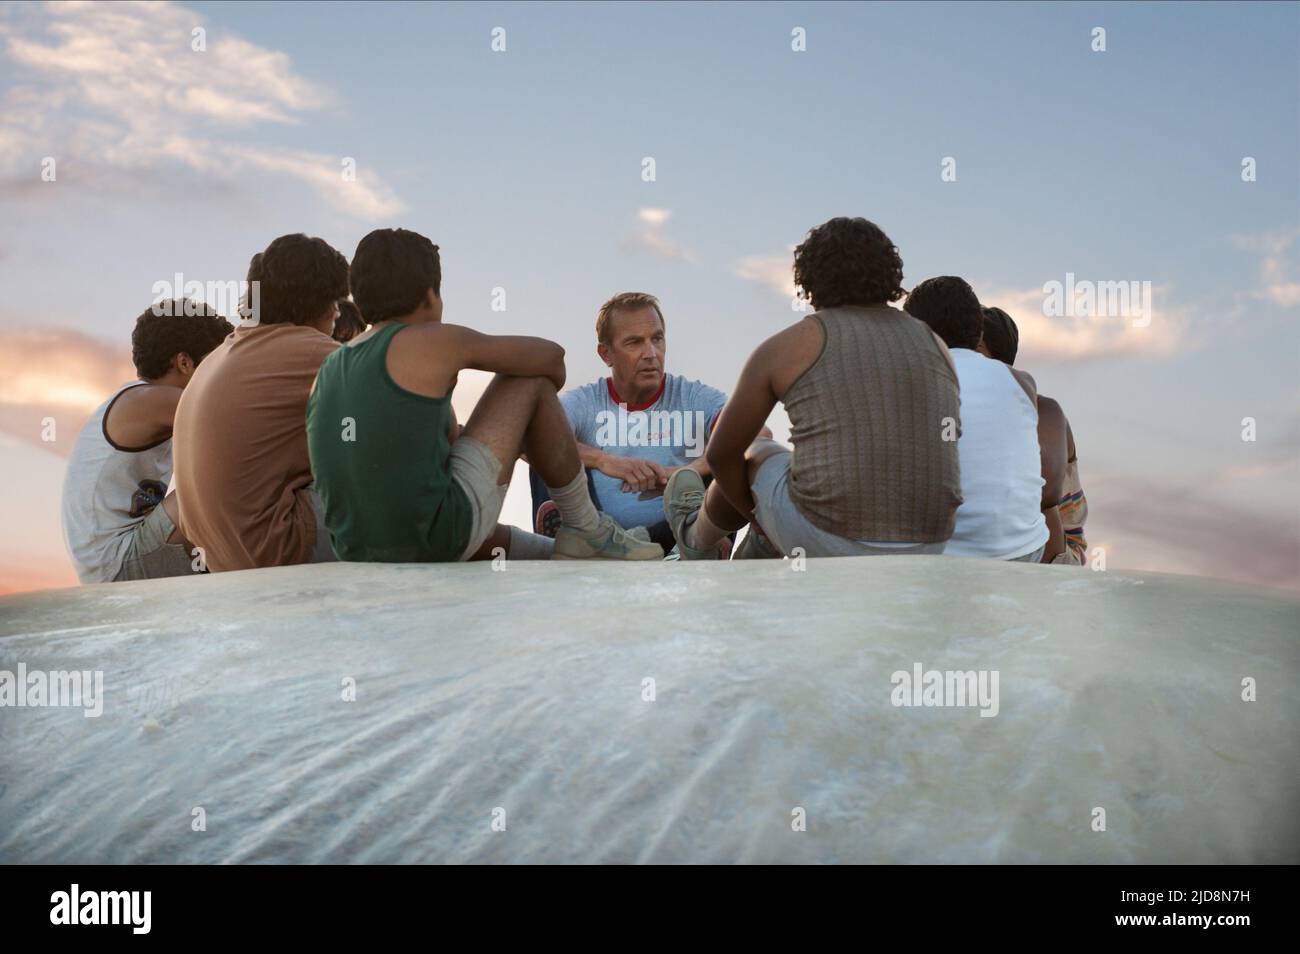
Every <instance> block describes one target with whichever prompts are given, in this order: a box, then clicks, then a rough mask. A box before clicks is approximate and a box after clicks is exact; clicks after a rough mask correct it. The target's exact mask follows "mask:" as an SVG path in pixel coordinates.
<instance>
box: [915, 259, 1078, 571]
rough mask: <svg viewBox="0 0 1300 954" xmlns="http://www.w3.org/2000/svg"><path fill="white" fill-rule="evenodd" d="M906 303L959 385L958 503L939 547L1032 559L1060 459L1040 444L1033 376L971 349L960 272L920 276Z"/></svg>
mask: <svg viewBox="0 0 1300 954" xmlns="http://www.w3.org/2000/svg"><path fill="white" fill-rule="evenodd" d="M906 307H907V311H908V313H909V314H912V315H915V316H916V317H917V318H920V319H921V320H922V321H924V322H925V323H926V324H928V325H929V326H930V327H931V328H933V329H934V331H935V332H936V333H937V334H938V335H939V337H940V338H942V339H943V340H944V342H945V343H946V344H947V345H948V349H949V353H950V354H951V355H952V360H953V363H954V365H955V366H956V368H957V380H958V382H959V383H960V384H961V438H960V440H958V442H957V450H958V452H959V454H960V457H961V493H962V498H963V502H962V505H961V507H960V508H959V509H958V510H957V524H956V526H955V527H954V528H953V531H952V539H951V540H949V541H948V547H947V549H946V550H944V552H945V553H947V554H949V555H951V556H971V557H985V558H987V559H992V560H1018V561H1021V562H1024V563H1038V562H1039V561H1041V560H1042V558H1043V554H1044V551H1045V549H1046V546H1047V543H1048V541H1049V539H1050V537H1051V533H1050V531H1049V530H1048V527H1047V519H1046V517H1045V516H1044V514H1045V513H1046V512H1047V511H1048V510H1051V509H1052V508H1054V507H1055V506H1056V504H1057V503H1058V502H1059V501H1060V499H1061V475H1062V472H1063V470H1064V464H1065V458H1064V454H1063V453H1058V449H1057V448H1055V447H1054V446H1053V445H1051V444H1050V443H1049V444H1042V443H1040V439H1039V426H1038V422H1039V409H1038V394H1037V390H1036V388H1035V385H1034V379H1033V378H1031V377H1030V376H1029V375H1027V374H1025V373H1024V372H1023V371H1017V370H1016V369H1015V368H1011V367H1008V366H1007V365H1005V364H1003V363H1002V362H1001V361H995V360H993V359H992V358H988V357H985V356H984V355H983V354H981V353H980V352H979V350H978V349H979V345H980V340H981V339H982V337H983V334H984V310H983V308H982V307H981V306H980V303H979V299H978V298H976V297H975V292H974V291H973V290H972V289H971V287H970V285H968V284H966V282H964V281H962V280H961V279H960V278H955V277H953V276H950V275H945V276H943V277H940V278H930V279H927V280H926V281H923V282H921V284H919V285H917V286H916V287H915V288H913V289H912V293H911V294H910V295H908V297H907V305H906ZM1063 450H1064V444H1063V443H1062V444H1061V447H1060V448H1059V451H1062V452H1063Z"/></svg>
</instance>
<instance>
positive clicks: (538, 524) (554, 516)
mask: <svg viewBox="0 0 1300 954" xmlns="http://www.w3.org/2000/svg"><path fill="white" fill-rule="evenodd" d="M559 530H560V508H559V507H557V506H555V501H554V500H543V501H542V505H541V506H540V507H538V508H537V519H536V520H535V521H533V532H534V533H537V534H539V535H540V536H543V537H550V538H551V539H552V540H554V539H555V534H556V533H558V532H559Z"/></svg>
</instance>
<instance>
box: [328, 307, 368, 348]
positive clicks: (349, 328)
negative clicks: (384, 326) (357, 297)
mask: <svg viewBox="0 0 1300 954" xmlns="http://www.w3.org/2000/svg"><path fill="white" fill-rule="evenodd" d="M365 330H366V320H365V319H364V318H362V317H361V309H360V308H358V307H357V306H356V305H354V304H353V303H352V302H350V301H348V300H347V299H346V298H344V299H343V300H342V301H340V302H339V320H338V321H336V322H334V340H335V341H340V342H342V341H351V340H352V339H353V338H355V337H356V336H357V335H359V334H361V332H363V331H365Z"/></svg>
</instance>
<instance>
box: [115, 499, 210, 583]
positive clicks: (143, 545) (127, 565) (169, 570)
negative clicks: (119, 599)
mask: <svg viewBox="0 0 1300 954" xmlns="http://www.w3.org/2000/svg"><path fill="white" fill-rule="evenodd" d="M175 529H176V524H174V523H172V518H171V517H169V516H168V515H167V511H166V510H164V509H163V505H162V504H158V506H156V507H154V508H153V509H152V510H150V511H149V513H148V515H147V516H146V517H145V518H144V519H143V520H141V521H140V522H139V523H137V524H136V525H135V528H134V529H133V530H132V531H131V543H130V545H129V546H128V547H127V550H126V556H125V557H124V558H123V560H122V568H121V569H120V570H118V571H117V576H115V577H113V582H114V583H120V582H122V581H123V580H159V579H162V578H163V577H167V576H190V575H191V574H193V573H197V572H198V571H197V570H195V569H194V565H193V564H194V561H193V558H192V557H191V555H190V553H189V551H188V550H187V549H186V547H185V544H183V543H168V542H167V538H168V537H170V536H171V535H172V532H173V531H174V530H175Z"/></svg>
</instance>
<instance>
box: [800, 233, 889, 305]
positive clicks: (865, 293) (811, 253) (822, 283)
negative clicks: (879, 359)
mask: <svg viewBox="0 0 1300 954" xmlns="http://www.w3.org/2000/svg"><path fill="white" fill-rule="evenodd" d="M794 283H795V284H796V285H798V286H799V287H800V288H802V289H803V293H804V294H805V295H806V296H807V297H808V300H809V301H811V302H812V306H813V307H814V308H817V309H822V308H837V307H840V306H844V305H883V304H885V303H886V302H891V301H897V300H898V299H900V298H902V297H903V260H902V258H900V257H899V254H898V249H897V248H895V247H894V243H893V242H891V241H890V240H889V236H888V235H886V234H885V233H884V232H882V231H881V230H880V228H879V226H877V225H875V224H874V223H872V222H868V221H867V220H866V219H862V218H856V219H850V218H836V219H831V220H830V221H829V222H823V223H822V224H821V225H819V226H817V227H816V228H814V229H813V230H812V231H810V232H809V233H808V237H807V238H806V239H804V240H803V242H802V243H801V244H800V245H799V247H798V248H796V249H795V250H794Z"/></svg>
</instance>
